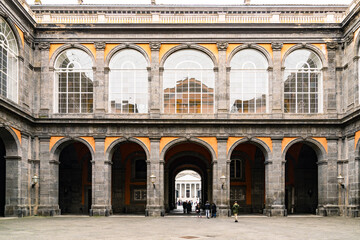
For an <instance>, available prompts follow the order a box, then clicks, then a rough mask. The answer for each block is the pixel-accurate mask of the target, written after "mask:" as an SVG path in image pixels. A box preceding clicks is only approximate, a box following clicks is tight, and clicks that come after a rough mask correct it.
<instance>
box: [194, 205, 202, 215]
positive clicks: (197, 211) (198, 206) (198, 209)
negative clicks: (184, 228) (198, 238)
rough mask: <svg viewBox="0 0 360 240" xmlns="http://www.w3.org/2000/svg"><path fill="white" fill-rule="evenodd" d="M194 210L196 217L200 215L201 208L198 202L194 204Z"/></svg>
mask: <svg viewBox="0 0 360 240" xmlns="http://www.w3.org/2000/svg"><path fill="white" fill-rule="evenodd" d="M195 211H196V213H197V215H198V217H201V209H200V204H199V203H198V204H196V206H195Z"/></svg>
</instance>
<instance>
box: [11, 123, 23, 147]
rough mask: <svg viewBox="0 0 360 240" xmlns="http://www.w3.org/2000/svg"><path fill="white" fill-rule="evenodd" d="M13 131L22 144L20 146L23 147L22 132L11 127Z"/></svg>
mask: <svg viewBox="0 0 360 240" xmlns="http://www.w3.org/2000/svg"><path fill="white" fill-rule="evenodd" d="M11 129H12V130H13V131H14V133H15V135H16V136H17V138H18V140H19V142H20V145H21V132H20V130H18V129H16V128H13V127H11Z"/></svg>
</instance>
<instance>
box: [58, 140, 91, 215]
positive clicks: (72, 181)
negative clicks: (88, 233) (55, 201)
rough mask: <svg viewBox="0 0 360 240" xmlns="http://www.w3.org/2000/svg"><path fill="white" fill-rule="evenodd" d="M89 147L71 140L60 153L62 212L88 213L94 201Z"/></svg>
mask: <svg viewBox="0 0 360 240" xmlns="http://www.w3.org/2000/svg"><path fill="white" fill-rule="evenodd" d="M91 160H92V157H91V152H90V150H89V148H88V147H87V146H86V145H85V144H84V143H81V142H70V143H67V145H66V146H64V148H63V149H62V150H61V152H60V155H59V162H60V165H59V207H60V209H61V213H62V214H88V213H89V211H90V209H91V203H92V186H91V185H92V164H91Z"/></svg>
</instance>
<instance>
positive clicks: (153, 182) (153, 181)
mask: <svg viewBox="0 0 360 240" xmlns="http://www.w3.org/2000/svg"><path fill="white" fill-rule="evenodd" d="M155 180H156V176H155V175H154V174H151V176H150V182H151V183H152V184H153V186H154V188H155Z"/></svg>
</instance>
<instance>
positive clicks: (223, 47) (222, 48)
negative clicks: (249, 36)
mask: <svg viewBox="0 0 360 240" xmlns="http://www.w3.org/2000/svg"><path fill="white" fill-rule="evenodd" d="M216 46H217V48H218V50H219V51H226V50H227V48H228V47H229V43H227V42H217V43H216Z"/></svg>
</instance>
